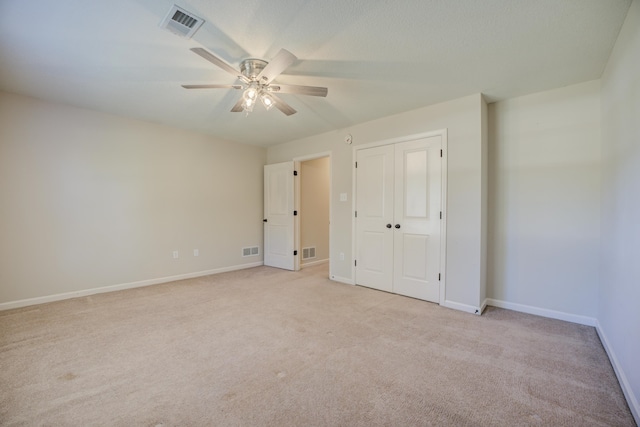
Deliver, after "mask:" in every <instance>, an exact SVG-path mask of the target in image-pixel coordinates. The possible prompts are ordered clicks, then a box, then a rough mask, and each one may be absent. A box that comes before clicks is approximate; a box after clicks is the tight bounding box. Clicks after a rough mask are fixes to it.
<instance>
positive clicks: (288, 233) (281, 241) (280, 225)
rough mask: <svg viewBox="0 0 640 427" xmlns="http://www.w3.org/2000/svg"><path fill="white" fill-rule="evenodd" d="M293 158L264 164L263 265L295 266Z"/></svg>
mask: <svg viewBox="0 0 640 427" xmlns="http://www.w3.org/2000/svg"><path fill="white" fill-rule="evenodd" d="M294 209H295V208H294V200H293V162H284V163H276V164H274V165H266V166H265V167H264V219H263V221H264V265H268V266H271V267H278V268H283V269H285V270H294V269H295V259H296V258H295V255H294V213H293V211H294Z"/></svg>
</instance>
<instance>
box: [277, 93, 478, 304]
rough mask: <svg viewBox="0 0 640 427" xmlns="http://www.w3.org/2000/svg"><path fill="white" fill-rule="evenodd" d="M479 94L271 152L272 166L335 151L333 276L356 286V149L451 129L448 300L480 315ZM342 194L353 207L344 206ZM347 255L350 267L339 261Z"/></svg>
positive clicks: (332, 217)
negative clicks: (349, 142)
mask: <svg viewBox="0 0 640 427" xmlns="http://www.w3.org/2000/svg"><path fill="white" fill-rule="evenodd" d="M483 103H484V100H483V99H482V96H481V95H480V94H478V95H473V96H468V97H465V98H460V99H456V100H453V101H449V102H445V103H442V104H437V105H432V106H429V107H424V108H420V109H417V110H412V111H409V112H406V113H402V114H398V115H394V116H389V117H384V118H381V119H378V120H374V121H371V122H367V123H362V124H359V125H356V126H353V127H350V128H347V129H338V130H336V131H332V132H328V133H324V134H321V135H316V136H313V137H309V138H304V139H300V140H296V141H291V142H288V143H284V144H279V145H276V146H273V147H270V148H269V149H268V151H267V156H268V158H267V161H268V163H278V162H284V161H289V160H293V159H295V158H296V157H303V156H308V155H313V154H317V153H323V152H331V154H332V157H331V158H332V163H331V178H332V179H331V183H332V184H331V185H332V188H331V194H332V200H331V210H332V212H331V221H332V227H331V249H330V254H331V256H330V260H331V273H332V275H333V276H334V279H336V280H341V281H345V282H351V281H352V278H353V276H352V268H353V255H352V217H353V206H352V197H353V194H352V175H353V167H354V164H353V146H351V145H347V144H345V143H344V137H345V135H346V134H351V135H352V136H353V144H354V145H359V144H366V143H371V142H377V141H383V140H387V139H393V138H399V137H403V136H407V135H415V134H419V133H424V132H429V131H437V130H441V129H447V130H448V141H449V145H448V198H447V202H448V207H447V268H446V281H447V291H446V292H447V294H446V299H447V301H448V302H449V303H450V304H451V305H455V306H456V308H460V309H463V310H469V311H472V312H473V311H475V309H476V308H478V307H479V306H480V305H481V304H482V302H483V300H484V296H483V295H482V294H481V288H482V280H483V279H482V272H483V267H482V265H481V264H482V258H483V256H482V252H483V251H484V245H485V242H484V241H483V240H482V237H483V232H482V226H483V220H482V203H483V201H482V200H483V197H484V198H486V193H483V191H482V190H483V187H482V186H483V184H482V151H483V142H485V143H486V141H483V138H482V108H483V107H482V106H483ZM340 193H346V194H347V196H348V197H347V201H340ZM341 253H344V254H345V257H344V260H341V259H340V254H341Z"/></svg>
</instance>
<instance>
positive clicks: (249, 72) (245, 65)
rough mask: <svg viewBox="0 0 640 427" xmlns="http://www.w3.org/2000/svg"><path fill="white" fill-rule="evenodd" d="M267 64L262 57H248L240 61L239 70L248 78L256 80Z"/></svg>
mask: <svg viewBox="0 0 640 427" xmlns="http://www.w3.org/2000/svg"><path fill="white" fill-rule="evenodd" d="M267 64H268V62H267V61H263V60H262V59H255V58H249V59H245V60H244V61H242V62H241V63H240V72H241V73H242V75H243V76H245V77H246V78H248V79H250V80H256V79H257V78H258V76H259V75H260V73H261V72H262V70H263V69H264V67H266V66H267Z"/></svg>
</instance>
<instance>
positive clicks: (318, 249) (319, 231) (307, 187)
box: [296, 156, 331, 268]
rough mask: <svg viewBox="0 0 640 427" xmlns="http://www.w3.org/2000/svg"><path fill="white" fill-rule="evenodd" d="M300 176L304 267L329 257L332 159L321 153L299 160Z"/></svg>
mask: <svg viewBox="0 0 640 427" xmlns="http://www.w3.org/2000/svg"><path fill="white" fill-rule="evenodd" d="M296 170H297V171H298V176H299V179H298V180H297V182H296V183H297V184H298V188H297V189H296V196H297V197H296V200H297V201H298V202H299V203H298V212H299V215H298V218H299V219H298V227H297V230H298V233H297V247H298V248H299V250H298V259H299V261H300V264H299V265H300V268H304V267H309V266H312V265H316V264H322V263H326V262H328V261H329V225H330V219H329V218H330V200H331V194H330V193H331V185H330V182H331V159H330V157H329V156H323V157H317V158H313V159H308V160H302V161H297V162H296Z"/></svg>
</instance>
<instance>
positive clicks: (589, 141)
mask: <svg viewBox="0 0 640 427" xmlns="http://www.w3.org/2000/svg"><path fill="white" fill-rule="evenodd" d="M489 123H490V125H489V135H490V147H489V148H490V157H489V174H490V187H489V194H490V196H489V201H490V204H489V212H490V213H491V216H490V220H489V221H490V223H489V254H490V257H489V262H488V283H489V285H488V286H489V289H488V294H489V297H490V298H492V299H496V300H499V301H503V302H509V303H513V304H520V305H524V306H530V307H538V308H544V309H547V310H553V311H557V312H561V313H571V314H573V315H579V316H587V317H590V318H592V319H593V318H595V316H596V314H597V313H596V305H597V301H596V299H597V288H598V283H599V280H600V269H599V256H600V254H599V248H600V196H601V192H600V185H601V183H600V174H601V154H600V144H601V138H600V82H599V81H592V82H587V83H582V84H578V85H573V86H569V87H565V88H560V89H555V90H550V91H545V92H540V93H536V94H533V95H527V96H522V97H518V98H513V99H509V100H506V101H501V102H497V103H494V104H490V105H489Z"/></svg>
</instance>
